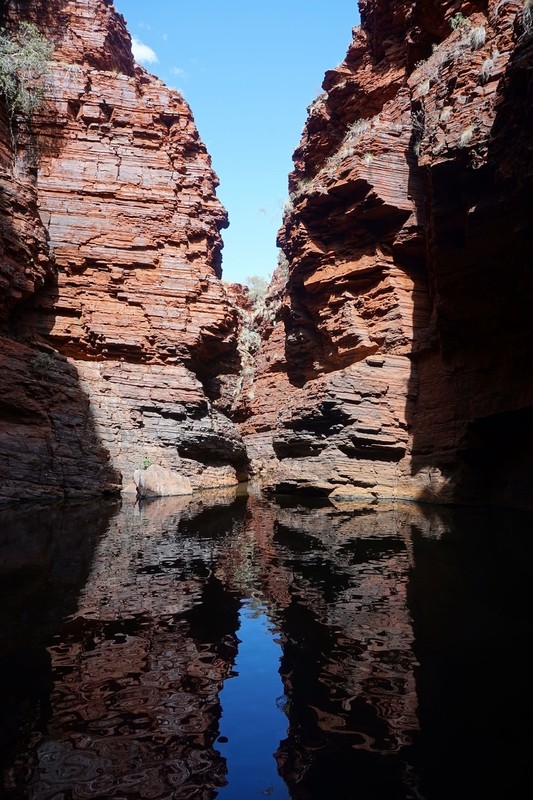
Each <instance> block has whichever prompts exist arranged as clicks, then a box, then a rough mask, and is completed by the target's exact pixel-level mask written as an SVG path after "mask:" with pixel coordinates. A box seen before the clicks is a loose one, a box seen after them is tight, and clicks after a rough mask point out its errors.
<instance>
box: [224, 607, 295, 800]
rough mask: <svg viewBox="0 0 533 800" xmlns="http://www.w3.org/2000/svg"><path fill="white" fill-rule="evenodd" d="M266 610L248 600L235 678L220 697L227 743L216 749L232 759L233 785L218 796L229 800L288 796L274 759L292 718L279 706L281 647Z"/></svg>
mask: <svg viewBox="0 0 533 800" xmlns="http://www.w3.org/2000/svg"><path fill="white" fill-rule="evenodd" d="M264 611H265V609H264V607H263V606H258V605H257V603H254V602H253V601H249V600H247V601H245V602H244V604H243V606H242V608H241V612H240V615H239V617H240V628H239V631H238V637H239V639H240V640H241V642H240V644H239V652H238V655H237V659H236V663H235V668H234V672H235V676H234V677H231V678H229V679H228V680H226V682H225V683H224V688H223V690H222V692H221V694H220V702H221V705H222V719H221V721H220V735H221V736H222V737H227V739H228V741H227V742H217V745H216V746H217V748H218V749H219V750H220V752H221V753H222V755H223V756H224V757H225V758H226V759H227V765H228V785H227V786H226V787H224V788H223V789H222V790H220V791H219V793H218V795H217V796H218V797H223V798H225V800H248V798H253V797H261V796H263V797H272V798H275V800H285V798H288V797H289V793H288V790H287V787H286V786H285V784H284V782H283V781H282V779H281V778H280V776H279V775H278V771H277V766H276V761H275V759H274V756H273V753H274V752H275V751H276V750H277V749H278V746H279V743H280V741H281V739H283V738H285V736H286V735H287V718H286V716H285V714H284V713H283V712H282V711H281V710H280V708H279V704H280V698H281V697H282V695H283V684H282V682H281V678H280V675H279V672H278V670H279V662H280V658H281V647H280V646H279V644H277V643H276V642H275V641H274V639H273V632H272V630H271V627H270V625H269V620H268V618H267V616H266V615H265V613H264Z"/></svg>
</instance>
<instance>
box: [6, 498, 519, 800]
mask: <svg viewBox="0 0 533 800" xmlns="http://www.w3.org/2000/svg"><path fill="white" fill-rule="evenodd" d="M530 528H531V516H530V515H528V514H511V513H500V512H490V513H488V514H486V513H483V512H481V511H468V512H467V511H456V512H451V511H449V510H446V509H437V508H433V509H430V508H429V507H425V508H424V507H417V506H415V505H404V506H402V505H397V506H382V505H377V506H368V507H365V506H361V505H355V504H354V505H340V506H339V507H335V506H333V505H331V504H328V503H323V504H319V505H316V506H315V507H311V506H309V505H305V506H304V505H302V504H301V503H299V502H297V501H295V500H290V499H286V500H284V501H283V502H281V501H280V502H278V503H274V502H267V501H264V500H261V499H260V498H257V497H249V498H247V497H237V496H235V495H234V494H232V493H228V492H226V493H222V494H213V495H208V494H205V495H198V496H197V497H195V498H194V500H186V499H181V498H175V499H168V500H162V501H156V502H153V503H150V504H146V505H144V506H141V507H139V506H138V505H132V504H129V503H124V504H121V503H119V502H117V501H106V502H103V501H98V502H92V503H71V504H62V505H57V506H49V507H43V508H39V507H38V506H35V505H33V506H30V507H25V506H19V507H17V508H15V509H7V510H4V511H2V512H0V770H1V783H0V795H1V796H2V797H3V798H4V797H5V798H6V800H23V799H24V800H106V799H107V798H109V799H111V798H114V799H115V800H126V799H127V800H134V799H137V798H138V799H139V800H141V799H142V800H147V799H148V798H173V800H180V799H181V798H187V799H189V798H201V800H204V799H205V800H212V798H215V797H220V798H224V800H251V799H252V798H254V797H257V798H260V797H274V798H293V799H294V800H322V799H323V798H328V799H329V798H331V799H332V800H409V799H410V798H413V800H414V799H415V798H422V800H445V798H446V800H449V798H451V797H453V798H454V800H456V799H457V798H465V799H466V798H469V800H472V799H473V798H474V800H475V799H476V798H480V800H481V798H483V800H487V798H499V799H501V800H510V799H511V798H514V797H520V796H522V794H521V792H522V789H521V784H522V782H523V781H524V780H525V779H526V778H527V777H528V769H529V766H528V765H529V760H530V748H531V733H530V731H531V724H530V721H531V713H530V712H531V703H530V700H529V697H530V692H529V682H530V664H529V659H528V636H529V632H530V617H531V599H530V590H529V583H530V581H529V564H530V558H529V556H530V548H531V544H530V542H531V532H530Z"/></svg>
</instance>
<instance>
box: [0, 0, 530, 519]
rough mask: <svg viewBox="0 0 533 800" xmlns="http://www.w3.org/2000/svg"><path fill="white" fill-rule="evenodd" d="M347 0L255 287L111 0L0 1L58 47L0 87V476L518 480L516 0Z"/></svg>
mask: <svg viewBox="0 0 533 800" xmlns="http://www.w3.org/2000/svg"><path fill="white" fill-rule="evenodd" d="M354 12H355V4H354ZM360 12H361V26H360V27H358V28H355V29H354V31H353V41H352V44H351V46H350V48H349V50H348V53H347V54H346V57H345V59H344V61H343V62H342V63H341V64H340V65H339V66H338V67H336V68H335V69H332V70H331V71H329V72H328V73H327V74H326V76H325V79H324V83H323V89H324V91H323V94H321V95H320V96H319V97H318V98H317V100H316V101H315V102H314V103H313V104H312V106H310V108H309V117H308V120H307V123H306V127H305V130H304V132H303V136H302V140H301V143H300V146H299V147H298V149H297V151H296V153H295V155H294V171H293V172H292V173H291V175H290V177H289V189H290V199H289V203H288V204H287V208H286V211H285V215H284V218H283V224H282V228H281V230H280V233H279V244H280V246H281V248H282V251H283V258H281V259H280V264H279V266H278V268H277V270H276V271H275V273H274V277H273V280H272V283H271V286H270V289H269V292H268V294H267V296H266V298H265V299H264V301H263V303H262V304H261V306H260V307H259V308H256V311H255V313H253V312H252V310H251V304H250V301H249V298H248V297H247V293H246V290H245V289H243V288H242V287H239V286H236V285H228V284H226V283H224V282H223V281H222V280H221V276H222V271H221V263H222V262H221V245H222V239H221V233H220V232H221V230H222V229H223V228H224V227H225V226H226V224H227V219H226V214H225V211H224V209H223V208H222V207H221V205H220V203H219V201H218V199H217V197H216V186H217V177H216V175H215V173H214V172H213V169H212V167H211V162H210V157H209V155H208V153H207V150H206V148H205V146H204V144H203V143H202V141H201V140H200V138H199V135H198V132H197V130H196V127H195V124H194V120H193V117H192V114H191V111H190V109H189V107H188V105H187V103H186V102H185V100H184V99H183V98H182V96H181V95H180V94H179V93H177V92H175V91H172V90H169V89H167V88H166V87H165V86H164V85H163V84H162V83H161V82H160V81H159V80H158V79H157V78H155V77H154V76H152V75H149V74H148V73H147V72H146V71H145V70H144V69H143V68H141V67H139V66H138V65H137V64H135V62H134V60H133V57H132V53H131V40H130V36H129V33H128V31H127V29H126V25H125V22H124V19H123V18H122V17H121V16H120V15H119V14H117V12H116V11H115V9H114V7H113V3H112V2H111V0H53V2H44V0H8V1H7V2H6V3H4V4H3V6H2V10H1V11H0V25H2V26H6V27H7V28H8V29H9V28H13V27H14V26H16V25H17V24H18V23H19V22H20V21H21V20H27V21H29V22H32V23H34V24H35V25H36V26H37V27H38V29H39V30H40V31H42V33H43V34H44V35H45V36H46V37H47V38H48V39H49V40H50V41H51V42H52V44H53V46H54V54H53V60H52V62H51V64H50V68H49V74H48V76H47V79H46V86H45V102H44V104H43V105H42V107H41V108H40V109H39V110H38V111H37V112H36V113H35V114H34V116H33V118H32V120H31V124H30V123H29V122H25V121H24V120H19V121H18V124H17V127H16V130H15V131H14V135H13V131H11V130H10V122H9V117H8V114H7V111H6V108H5V107H4V106H3V105H1V104H0V170H1V171H0V215H1V216H0V225H1V228H0V233H1V238H0V292H1V297H0V337H1V342H0V359H1V361H2V367H1V370H0V383H1V393H0V454H1V458H0V496H1V500H3V501H5V500H8V501H10V500H14V499H20V498H36V497H48V498H61V497H64V496H78V495H96V494H99V493H107V492H117V491H120V490H121V489H122V490H130V491H131V490H134V484H133V479H134V474H135V471H136V470H141V471H144V470H143V468H145V469H146V468H147V467H148V468H151V467H152V466H154V467H159V468H160V469H161V470H163V471H164V475H165V476H166V479H167V480H174V481H177V482H178V483H179V486H180V487H181V488H180V490H179V491H191V490H196V489H201V488H206V487H213V486H227V485H230V484H235V483H237V482H239V481H242V480H246V479H248V478H251V479H253V480H256V481H258V482H259V483H260V484H261V485H262V486H263V487H264V488H266V489H268V490H270V491H272V492H278V493H289V494H290V493H298V492H299V493H304V494H313V495H317V494H318V495H323V496H329V497H334V498H336V499H342V498H347V497H353V496H360V495H363V496H366V497H370V498H372V499H376V498H385V497H386V498H404V499H417V500H426V501H432V502H445V503H450V502H451V503H454V502H460V503H465V502H467V503H495V504H504V505H527V504H528V503H529V504H530V501H528V498H530V497H531V488H532V486H531V475H532V474H533V472H532V469H531V467H532V464H531V452H532V448H531V441H530V439H531V430H532V427H531V416H532V413H533V412H532V409H533V384H532V382H531V379H530V375H529V372H530V370H529V368H528V364H529V361H530V352H531V339H532V335H531V334H532V324H531V315H530V308H529V306H530V302H529V301H530V297H531V291H532V288H533V287H532V275H531V263H532V256H533V252H532V250H533V245H532V242H533V236H532V234H533V231H532V222H531V213H530V208H529V202H528V198H529V195H530V186H531V178H532V175H531V169H532V158H531V149H532V146H533V145H532V144H531V142H532V137H531V127H532V125H531V109H530V106H531V102H530V100H531V63H532V58H533V33H532V30H533V24H532V22H533V20H532V14H533V9H532V8H531V4H530V3H529V2H525V3H524V2H523V1H522V0H508V1H507V2H505V1H502V0H500V1H499V2H496V0H467V1H466V2H460V1H459V0H443V1H442V2H433V1H432V0H398V2H392V0H360ZM504 278H505V280H503V279H504ZM250 326H252V328H253V330H252V333H253V335H254V336H255V337H256V338H257V336H259V337H260V343H259V345H258V346H257V349H256V347H255V346H254V347H253V348H252V349H250V347H249V346H248V345H247V344H246V334H247V332H249V329H250ZM184 487H185V488H184ZM176 491H177V490H176Z"/></svg>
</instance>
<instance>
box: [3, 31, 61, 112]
mask: <svg viewBox="0 0 533 800" xmlns="http://www.w3.org/2000/svg"><path fill="white" fill-rule="evenodd" d="M52 51H53V46H52V44H51V43H50V42H49V41H48V39H46V38H45V37H44V36H42V35H41V34H40V33H39V31H38V30H37V28H36V27H35V25H32V24H31V23H30V22H21V23H20V25H19V26H18V28H16V29H15V30H13V31H6V30H5V29H4V28H2V29H1V30H0V94H1V95H2V96H3V98H4V101H5V104H6V108H7V113H8V116H9V120H10V122H12V121H13V119H14V118H15V116H16V115H17V114H22V115H23V116H25V117H27V118H30V117H31V116H32V114H33V112H34V111H35V110H36V109H37V108H39V106H40V105H41V104H42V102H43V97H44V92H43V82H44V78H45V76H46V72H47V70H48V62H49V61H50V59H51V57H52Z"/></svg>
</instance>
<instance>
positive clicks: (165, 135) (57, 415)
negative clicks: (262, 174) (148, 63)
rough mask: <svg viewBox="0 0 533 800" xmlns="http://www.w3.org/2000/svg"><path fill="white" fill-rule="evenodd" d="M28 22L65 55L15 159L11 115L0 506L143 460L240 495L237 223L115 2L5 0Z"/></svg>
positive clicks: (113, 478) (95, 484)
mask: <svg viewBox="0 0 533 800" xmlns="http://www.w3.org/2000/svg"><path fill="white" fill-rule="evenodd" d="M20 19H25V20H29V21H32V22H34V23H35V24H36V25H37V27H38V28H39V30H40V31H41V32H42V33H43V34H44V35H45V36H47V37H48V38H49V39H50V40H51V41H52V42H53V44H54V47H55V50H54V60H53V62H52V64H51V65H50V72H49V75H48V78H47V85H46V101H45V104H44V106H43V107H42V108H41V109H40V110H39V111H38V113H37V114H36V115H35V116H34V118H33V121H32V124H31V127H28V126H27V125H26V126H24V124H20V125H19V129H18V130H17V131H16V137H15V139H16V147H15V148H13V147H12V145H11V137H10V135H9V132H8V130H7V121H6V117H5V111H4V109H2V111H1V114H2V120H1V124H2V126H3V128H2V130H1V131H0V141H1V144H0V148H1V149H0V158H1V168H2V174H1V181H2V182H1V187H0V188H1V194H0V203H1V210H2V212H3V219H2V226H3V228H2V248H3V254H2V264H1V266H0V280H1V281H2V283H1V288H2V303H1V313H2V319H1V323H2V335H3V339H2V359H3V362H4V364H3V368H2V371H1V373H0V374H1V378H0V380H1V381H2V386H1V396H2V398H3V399H2V406H1V411H0V453H1V458H0V463H1V466H0V480H1V483H2V488H1V494H2V496H3V497H8V498H9V497H18V496H32V495H39V494H42V493H43V492H51V493H52V494H54V495H62V494H64V493H67V494H75V493H90V492H93V491H98V490H102V489H114V488H116V487H117V485H119V484H120V483H121V482H122V484H126V483H128V482H130V481H131V480H132V476H133V472H134V470H135V469H136V468H137V467H138V466H140V465H141V464H142V463H143V462H144V463H145V464H146V463H148V462H149V461H153V462H157V463H160V464H162V465H163V466H165V467H167V468H170V469H172V470H174V471H178V472H179V473H181V474H182V475H185V476H187V477H189V478H190V479H191V482H192V484H193V487H201V486H206V485H221V484H227V483H233V482H235V480H236V479H237V477H241V476H242V475H243V474H244V473H243V470H244V465H245V454H244V449H243V445H242V442H241V440H240V437H239V435H238V434H237V433H236V431H235V429H234V427H233V425H232V423H231V422H230V420H229V419H228V417H227V416H226V415H225V414H224V413H223V411H224V409H226V408H227V407H229V405H230V404H231V397H229V395H228V391H230V390H231V385H232V382H233V381H234V376H235V374H236V372H237V371H238V367H239V359H238V357H237V351H236V326H237V315H236V312H235V311H234V309H233V307H232V305H231V303H230V301H229V300H228V297H227V295H226V292H225V289H224V287H223V284H222V283H221V281H220V263H221V258H220V250H221V238H220V233H219V231H220V229H221V228H222V227H225V225H226V224H227V221H226V214H225V211H224V210H223V208H222V207H221V205H220V203H219V201H218V200H217V198H216V194H215V188H216V185H217V179H216V175H215V174H214V172H213V170H212V168H211V162H210V158H209V155H208V153H207V151H206V149H205V147H204V145H203V143H202V142H201V140H200V139H199V136H198V132H197V130H196V127H195V124H194V120H193V118H192V115H191V112H190V109H189V107H188V105H187V103H186V102H185V101H184V99H183V98H182V97H181V95H180V94H179V93H177V92H175V91H171V90H169V89H167V88H166V87H165V86H164V85H163V84H162V83H161V82H160V81H159V80H158V79H157V78H155V77H153V76H152V75H149V74H148V73H147V72H146V71H145V70H143V69H142V68H140V67H139V66H137V65H136V64H135V63H134V61H133V57H132V54H131V42H130V37H129V34H128V32H127V30H126V27H125V22H124V20H123V18H122V17H121V16H120V15H119V14H117V13H116V11H115V9H114V7H113V4H112V2H110V0H52V2H49V1H48V0H47V2H44V1H43V2H41V0H32V1H31V2H29V1H26V2H23V0H12V1H11V2H8V3H7V8H6V10H5V11H4V18H3V19H2V20H0V22H2V23H4V24H7V26H8V27H9V26H13V25H16V24H17V22H18V21H19V20H20ZM226 395H228V396H226ZM120 475H122V478H121V477H120Z"/></svg>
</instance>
